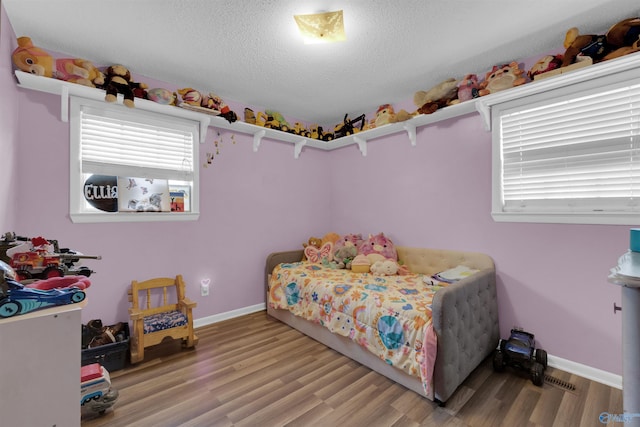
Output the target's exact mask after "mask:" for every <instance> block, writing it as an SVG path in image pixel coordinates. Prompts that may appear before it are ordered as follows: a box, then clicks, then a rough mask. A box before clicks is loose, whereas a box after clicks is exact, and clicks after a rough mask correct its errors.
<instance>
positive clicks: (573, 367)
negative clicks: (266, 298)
mask: <svg viewBox="0 0 640 427" xmlns="http://www.w3.org/2000/svg"><path fill="white" fill-rule="evenodd" d="M266 308H267V306H266V304H265V303H261V304H256V305H251V306H249V307H243V308H239V309H237V310H231V311H227V312H225V313H220V314H214V315H213V316H207V317H202V318H200V319H194V321H193V327H194V328H199V327H201V326H207V325H212V324H214V323H218V322H222V321H223V320H229V319H233V318H234V317H240V316H244V315H246V314H251V313H255V312H258V311H262V310H266ZM547 360H548V363H549V366H551V367H552V368H556V369H560V370H561V371H565V372H568V373H570V374H575V375H579V376H581V377H584V378H587V379H589V380H592V381H597V382H599V383H602V384H605V385H608V386H610V387H615V388H617V389H620V390H622V376H621V375H616V374H612V373H611V372H607V371H603V370H601V369H596V368H592V367H591V366H587V365H583V364H581V363H577V362H572V361H571V360H567V359H563V358H561V357H557V356H552V355H548V357H547Z"/></svg>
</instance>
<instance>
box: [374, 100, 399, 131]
mask: <svg viewBox="0 0 640 427" xmlns="http://www.w3.org/2000/svg"><path fill="white" fill-rule="evenodd" d="M395 122H396V113H395V111H394V110H393V106H392V105H391V104H382V105H381V106H379V107H378V109H377V110H376V118H375V122H374V123H375V127H380V126H384V125H388V124H389V123H395Z"/></svg>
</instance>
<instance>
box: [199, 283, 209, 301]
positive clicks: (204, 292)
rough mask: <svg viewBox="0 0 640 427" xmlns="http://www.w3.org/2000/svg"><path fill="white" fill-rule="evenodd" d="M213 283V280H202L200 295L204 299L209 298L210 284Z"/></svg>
mask: <svg viewBox="0 0 640 427" xmlns="http://www.w3.org/2000/svg"><path fill="white" fill-rule="evenodd" d="M210 283H211V279H202V281H201V282H200V295H202V296H203V297H207V296H209V284H210Z"/></svg>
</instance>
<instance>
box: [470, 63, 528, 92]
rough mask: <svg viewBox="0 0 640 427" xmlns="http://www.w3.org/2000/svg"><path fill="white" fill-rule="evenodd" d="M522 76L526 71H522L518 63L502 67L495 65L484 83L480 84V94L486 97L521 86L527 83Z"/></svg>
mask: <svg viewBox="0 0 640 427" xmlns="http://www.w3.org/2000/svg"><path fill="white" fill-rule="evenodd" d="M522 74H524V70H522V69H520V66H519V65H518V63H517V62H516V61H513V62H510V63H509V64H504V65H500V66H498V65H494V66H493V68H492V69H491V70H490V71H488V72H487V74H486V76H485V79H484V81H483V82H482V83H480V86H479V89H480V90H479V91H478V94H479V95H480V96H485V95H489V94H491V93H496V92H499V91H501V90H505V89H509V88H512V87H515V86H520V85H522V84H524V83H526V82H527V79H526V78H524V77H522Z"/></svg>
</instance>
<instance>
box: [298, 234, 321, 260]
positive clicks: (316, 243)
mask: <svg viewBox="0 0 640 427" xmlns="http://www.w3.org/2000/svg"><path fill="white" fill-rule="evenodd" d="M307 246H313V247H314V248H316V249H320V246H322V239H321V238H320V237H313V236H311V237H309V240H308V241H307V243H303V244H302V247H303V248H304V249H307ZM306 260H307V256H306V251H305V252H303V253H302V261H306Z"/></svg>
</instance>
